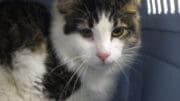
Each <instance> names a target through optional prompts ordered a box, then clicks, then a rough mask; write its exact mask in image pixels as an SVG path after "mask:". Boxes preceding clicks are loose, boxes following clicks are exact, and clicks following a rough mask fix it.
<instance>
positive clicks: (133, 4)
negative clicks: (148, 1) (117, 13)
mask: <svg viewBox="0 0 180 101" xmlns="http://www.w3.org/2000/svg"><path fill="white" fill-rule="evenodd" d="M140 5H141V0H130V1H129V2H128V3H127V4H126V5H125V6H124V11H126V12H129V13H136V12H137V11H138V8H139V6H140Z"/></svg>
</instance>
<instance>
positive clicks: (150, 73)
mask: <svg viewBox="0 0 180 101" xmlns="http://www.w3.org/2000/svg"><path fill="white" fill-rule="evenodd" d="M38 1H39V2H41V3H43V4H45V5H46V6H47V7H48V8H49V9H51V4H52V2H53V0H38ZM140 12H141V23H142V49H141V50H140V54H139V57H138V58H137V59H136V60H137V61H136V62H135V63H134V64H133V65H132V67H131V68H132V69H130V70H128V71H125V72H124V73H122V75H120V76H119V85H118V89H117V92H116V94H115V95H114V98H113V100H112V101H180V0H142V7H141V8H140Z"/></svg>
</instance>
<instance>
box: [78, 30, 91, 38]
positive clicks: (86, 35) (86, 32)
mask: <svg viewBox="0 0 180 101" xmlns="http://www.w3.org/2000/svg"><path fill="white" fill-rule="evenodd" d="M80 34H81V36H82V37H84V38H92V37H93V33H92V31H91V30H90V29H82V30H80Z"/></svg>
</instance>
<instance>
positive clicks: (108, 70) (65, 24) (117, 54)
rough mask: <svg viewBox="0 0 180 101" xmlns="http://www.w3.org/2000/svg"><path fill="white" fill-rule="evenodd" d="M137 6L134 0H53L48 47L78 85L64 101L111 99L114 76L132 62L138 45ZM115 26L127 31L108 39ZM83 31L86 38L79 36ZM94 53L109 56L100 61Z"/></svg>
mask: <svg viewBox="0 0 180 101" xmlns="http://www.w3.org/2000/svg"><path fill="white" fill-rule="evenodd" d="M138 5H139V2H138V1H136V0H56V2H55V4H54V9H53V14H52V15H53V20H52V26H51V36H50V37H51V41H52V43H53V44H52V45H53V47H54V50H55V53H56V54H57V56H58V58H59V59H61V60H62V62H63V63H66V64H67V65H68V70H69V71H72V72H74V73H77V74H78V76H79V77H80V79H81V83H82V84H81V87H80V88H79V89H78V90H77V91H76V92H75V93H74V94H72V96H70V97H69V98H67V99H66V101H108V100H109V99H110V98H111V94H113V88H114V87H115V84H116V83H115V81H116V76H117V73H119V71H120V70H121V69H123V68H124V67H126V66H127V65H129V64H130V63H131V62H132V60H133V58H134V56H135V55H136V52H137V49H138V47H139V45H140V34H139V22H138V20H139V16H138V10H137V9H138ZM116 27H125V28H127V30H126V31H127V33H126V35H125V36H123V37H116V38H114V37H112V32H113V30H114V29H115V28H116ZM83 29H85V30H86V31H87V30H88V33H85V34H88V35H89V33H90V37H88V36H87V37H88V38H87V37H86V35H85V37H84V36H83V35H82V32H81V30H83ZM89 31H90V32H89ZM98 52H100V53H105V54H108V55H109V56H108V58H107V59H105V61H102V59H101V58H99V56H98V55H97V54H98Z"/></svg>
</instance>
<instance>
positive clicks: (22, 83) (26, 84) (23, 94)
mask: <svg viewBox="0 0 180 101" xmlns="http://www.w3.org/2000/svg"><path fill="white" fill-rule="evenodd" d="M45 58H46V53H33V52H31V51H30V50H28V49H24V50H22V51H16V52H15V53H14V56H13V63H12V65H13V70H8V68H9V67H5V66H2V65H0V81H1V82H0V101H47V99H45V98H44V96H43V94H42V86H40V85H37V84H36V82H39V83H41V82H42V77H43V75H44V73H45V72H46V69H45V66H44V61H45ZM34 86H36V87H37V88H38V89H39V90H40V91H38V90H37V89H36V88H35V87H34Z"/></svg>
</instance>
